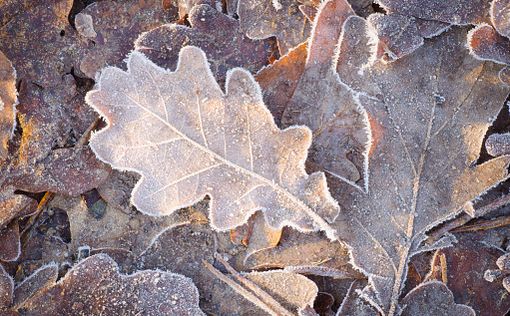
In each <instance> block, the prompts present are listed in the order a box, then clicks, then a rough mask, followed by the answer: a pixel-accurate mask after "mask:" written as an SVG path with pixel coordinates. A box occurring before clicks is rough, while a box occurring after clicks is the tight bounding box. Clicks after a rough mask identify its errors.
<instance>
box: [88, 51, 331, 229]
mask: <svg viewBox="0 0 510 316" xmlns="http://www.w3.org/2000/svg"><path fill="white" fill-rule="evenodd" d="M87 101H88V103H89V104H90V105H92V106H93V107H94V108H95V109H97V110H98V111H99V112H100V113H101V114H102V115H103V116H105V117H106V118H107V120H108V122H109V125H108V127H107V128H106V129H104V130H102V131H100V132H98V133H96V134H95V135H93V137H92V139H91V141H90V144H91V147H92V148H93V149H94V151H95V152H96V154H97V156H98V157H100V159H101V160H103V161H107V162H109V163H110V164H111V165H112V166H113V167H114V168H116V169H124V170H126V169H127V170H132V171H136V172H137V173H139V174H141V175H142V179H141V180H140V182H139V183H138V184H137V186H136V187H135V189H134V190H133V196H132V202H133V204H134V205H135V206H136V207H137V208H138V209H139V210H140V211H142V212H144V213H147V214H152V215H165V214H170V213H172V212H174V211H175V210H177V209H179V208H183V207H186V206H190V205H193V204H194V203H196V202H198V201H200V200H201V199H202V198H204V197H205V196H206V195H209V196H210V197H211V200H212V201H211V210H210V218H211V225H212V227H213V228H215V229H218V230H228V229H232V228H234V227H236V226H239V225H242V224H244V223H245V222H246V221H247V220H248V218H249V217H250V216H251V215H252V214H253V213H254V212H255V211H257V210H262V211H264V214H265V217H266V220H267V221H268V222H269V224H270V225H271V226H273V227H275V228H282V227H283V226H287V225H288V226H292V227H295V228H297V229H299V230H302V231H313V230H323V231H325V232H326V233H327V234H328V236H329V237H330V238H332V239H334V238H335V236H334V232H333V231H332V229H331V227H330V225H329V224H328V223H327V222H326V220H325V219H324V218H328V219H334V218H335V217H336V214H338V210H339V209H338V204H337V203H336V202H335V201H334V200H333V199H332V197H331V196H330V194H329V191H328V188H327V184H326V178H325V176H324V174H322V173H314V174H312V175H307V174H306V172H305V170H304V160H305V159H306V154H307V152H306V151H307V149H308V147H309V145H310V141H311V133H310V131H309V130H308V129H307V128H304V127H292V128H288V129H286V130H283V131H282V130H279V129H278V128H277V127H276V125H275V124H274V121H273V118H272V116H271V114H270V113H269V111H268V110H267V108H266V107H265V106H264V103H263V101H262V96H261V93H260V89H259V87H258V85H257V84H256V83H255V81H254V79H253V77H251V75H250V74H249V73H248V72H246V71H245V70H242V69H234V70H233V71H231V72H230V73H229V75H228V76H227V80H226V94H225V93H223V91H222V90H221V89H220V87H219V86H218V84H217V83H216V81H215V80H214V77H213V75H212V74H211V72H210V70H209V68H208V66H207V60H206V57H205V54H204V53H203V51H202V50H200V49H199V48H197V47H193V46H188V47H185V48H183V49H182V50H181V53H180V58H179V63H178V65H177V70H176V71H175V72H169V71H166V70H164V69H162V68H160V67H158V66H157V65H155V64H154V63H152V62H151V61H149V60H148V59H147V58H146V57H145V56H144V55H142V54H141V53H138V52H133V53H132V54H131V55H130V57H129V59H128V71H127V72H123V71H121V70H120V69H118V68H107V69H105V70H104V71H103V72H102V74H101V78H100V79H99V85H98V89H97V90H94V91H91V92H89V94H88V95H87ZM190 159H191V160H190Z"/></svg>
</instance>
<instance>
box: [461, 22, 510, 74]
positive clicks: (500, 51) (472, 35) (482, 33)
mask: <svg viewBox="0 0 510 316" xmlns="http://www.w3.org/2000/svg"><path fill="white" fill-rule="evenodd" d="M467 42H468V47H469V51H470V52H471V54H473V55H474V56H475V57H476V58H478V59H480V60H489V61H492V62H495V63H499V64H506V65H510V40H509V39H508V38H506V37H504V36H501V35H499V34H498V33H497V32H496V30H494V28H493V27H492V26H490V25H488V24H480V25H478V26H477V27H475V28H474V29H472V30H471V31H470V32H469V33H468V36H467Z"/></svg>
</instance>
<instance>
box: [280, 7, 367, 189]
mask: <svg viewBox="0 0 510 316" xmlns="http://www.w3.org/2000/svg"><path fill="white" fill-rule="evenodd" d="M351 15H354V11H352V9H351V6H350V5H349V3H347V1H345V0H335V1H333V0H331V1H327V2H325V3H323V4H322V5H321V7H320V9H319V13H318V15H317V18H316V22H315V24H314V27H313V30H314V33H313V34H312V37H311V38H310V42H309V44H308V46H309V50H308V56H307V60H306V63H305V69H304V72H303V74H302V75H301V78H300V80H299V82H298V84H297V87H296V89H295V90H294V94H293V95H292V97H291V99H290V100H289V103H288V104H287V107H286V109H285V111H284V112H283V117H282V125H283V126H290V125H294V124H302V125H306V126H308V127H310V129H311V130H312V132H313V142H312V146H311V149H310V157H309V159H308V164H309V165H310V169H312V170H317V169H320V170H322V171H324V172H325V173H326V174H327V175H330V176H333V177H336V178H338V179H341V180H343V181H347V182H348V183H351V184H353V185H355V186H357V187H359V185H358V184H356V182H358V181H360V180H361V181H360V182H361V183H362V184H361V185H363V182H364V181H363V179H362V177H363V174H364V173H365V169H366V168H367V165H366V163H367V161H366V154H367V153H366V151H367V149H368V145H367V143H368V141H369V135H368V134H369V131H368V118H367V116H366V112H365V111H364V110H363V109H362V108H361V107H360V105H359V102H358V101H357V96H356V95H354V94H353V93H351V89H350V88H349V87H348V86H346V85H345V84H344V83H343V82H341V81H340V79H339V77H338V74H337V72H336V70H335V69H336V56H337V54H336V53H337V52H336V45H335V44H336V43H337V42H338V39H339V38H340V34H341V31H342V26H343V23H344V21H345V20H346V19H347V18H348V17H349V16H351ZM318 78H320V80H318Z"/></svg>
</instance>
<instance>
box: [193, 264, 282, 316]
mask: <svg viewBox="0 0 510 316" xmlns="http://www.w3.org/2000/svg"><path fill="white" fill-rule="evenodd" d="M202 262H203V264H204V266H205V267H206V268H207V270H209V271H210V272H211V273H212V274H213V275H214V276H215V277H217V278H218V279H219V280H220V281H222V282H224V283H226V284H227V285H228V286H230V287H231V288H232V289H233V290H234V291H236V292H237V293H239V294H240V295H242V296H243V297H244V298H246V299H247V300H249V301H250V302H252V303H253V304H255V305H256V306H257V307H259V308H260V309H262V310H264V311H265V312H267V313H268V314H269V315H273V316H279V314H278V313H277V312H276V311H274V310H273V309H272V308H271V307H270V306H268V305H267V304H265V303H264V302H263V301H262V300H260V299H259V298H258V297H257V296H255V295H254V294H253V293H252V292H250V291H248V290H247V289H245V288H243V287H242V286H241V285H239V284H237V283H236V282H235V281H234V280H232V279H231V278H229V277H227V276H226V275H224V274H223V273H221V272H220V271H219V270H218V269H216V268H215V267H213V266H212V264H210V263H209V262H207V261H205V260H204V261H202Z"/></svg>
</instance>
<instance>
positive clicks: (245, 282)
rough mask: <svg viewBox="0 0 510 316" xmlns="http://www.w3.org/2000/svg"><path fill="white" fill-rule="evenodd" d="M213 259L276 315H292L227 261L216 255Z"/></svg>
mask: <svg viewBox="0 0 510 316" xmlns="http://www.w3.org/2000/svg"><path fill="white" fill-rule="evenodd" d="M215 258H216V260H218V261H219V262H221V264H222V265H223V266H224V267H225V269H227V271H228V272H230V274H232V275H233V276H234V277H235V278H236V279H237V281H239V282H240V283H241V284H242V285H244V286H245V287H246V288H247V289H248V290H250V291H252V292H253V294H255V295H256V296H257V297H259V298H260V299H261V300H262V301H263V302H264V303H266V304H267V305H269V306H271V308H272V309H274V310H275V311H276V312H277V314H278V315H288V316H292V315H294V314H293V313H291V312H289V311H288V310H286V309H285V308H284V307H283V306H282V305H281V304H280V303H278V301H276V300H275V299H274V298H273V297H272V296H271V295H269V294H267V293H266V291H264V290H262V289H261V288H260V287H259V286H258V285H257V284H255V283H254V282H253V281H251V280H249V279H247V278H245V277H243V276H242V275H241V274H240V273H239V272H237V271H236V270H235V269H234V268H232V266H231V265H230V264H229V263H228V262H227V261H225V260H224V259H223V258H221V256H220V255H218V254H216V255H215Z"/></svg>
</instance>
